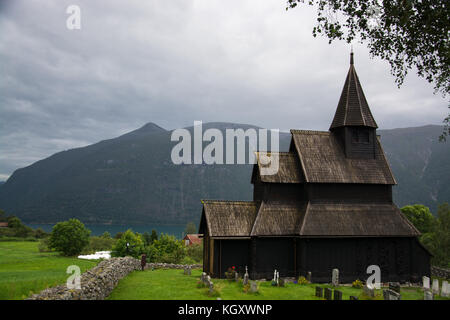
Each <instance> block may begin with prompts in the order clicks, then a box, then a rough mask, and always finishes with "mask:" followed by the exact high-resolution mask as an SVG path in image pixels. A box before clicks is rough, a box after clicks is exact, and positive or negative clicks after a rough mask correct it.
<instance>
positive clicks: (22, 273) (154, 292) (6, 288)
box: [0, 241, 442, 300]
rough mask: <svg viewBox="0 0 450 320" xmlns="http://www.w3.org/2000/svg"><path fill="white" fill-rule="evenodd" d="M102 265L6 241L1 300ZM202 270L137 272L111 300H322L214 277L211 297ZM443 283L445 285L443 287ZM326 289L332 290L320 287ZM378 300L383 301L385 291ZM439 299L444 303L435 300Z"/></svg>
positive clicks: (0, 255) (1, 246)
mask: <svg viewBox="0 0 450 320" xmlns="http://www.w3.org/2000/svg"><path fill="white" fill-rule="evenodd" d="M97 263H98V261H89V260H82V259H78V258H75V257H64V256H61V255H60V254H59V253H57V252H39V250H38V242H37V241H3V242H0V300H12V299H15V300H19V299H24V298H26V297H28V296H29V295H30V294H31V293H38V292H39V291H41V290H43V289H45V288H47V287H52V286H56V285H59V284H63V283H65V282H66V280H67V277H68V276H69V275H68V274H67V273H66V269H67V267H68V266H70V265H78V266H79V267H80V269H81V272H84V271H86V270H88V269H90V268H92V267H94V266H95V265H96V264H97ZM201 273H202V272H201V270H200V269H193V270H192V274H191V275H184V272H183V270H180V269H156V270H154V271H152V270H151V269H148V270H146V271H134V272H132V273H130V274H129V275H128V276H127V277H125V278H124V279H122V280H120V282H119V284H118V285H117V287H116V288H115V289H114V290H113V292H112V293H111V295H110V296H109V298H108V299H110V300H132V299H136V300H143V299H148V300H165V299H167V300H181V299H186V300H207V299H211V300H215V299H217V298H218V297H220V298H221V299H223V300H258V299H261V300H319V299H321V298H317V297H315V286H316V285H317V284H306V285H300V284H294V283H287V284H286V287H273V286H271V282H270V281H265V282H258V289H259V291H258V293H250V292H249V293H244V290H243V285H242V282H240V283H236V282H234V281H233V282H229V281H228V280H226V279H212V281H213V283H214V288H215V289H216V294H215V295H214V296H209V295H208V288H205V287H201V286H200V285H199V283H200V276H201ZM440 284H441V283H440ZM320 286H321V287H323V288H325V287H331V286H330V285H324V284H320ZM339 290H340V291H342V293H343V297H342V299H343V300H348V299H349V297H350V296H356V297H360V298H364V297H362V296H361V294H362V289H356V288H352V287H348V286H340V287H339ZM377 294H378V295H377V296H376V299H379V300H382V299H383V298H382V293H381V290H378V292H377ZM401 295H402V300H423V291H422V289H420V288H403V287H402V289H401ZM435 299H436V300H438V299H442V298H440V297H435Z"/></svg>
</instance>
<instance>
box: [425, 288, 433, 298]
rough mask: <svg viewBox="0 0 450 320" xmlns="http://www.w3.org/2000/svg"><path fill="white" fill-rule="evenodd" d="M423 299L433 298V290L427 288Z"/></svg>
mask: <svg viewBox="0 0 450 320" xmlns="http://www.w3.org/2000/svg"><path fill="white" fill-rule="evenodd" d="M423 300H433V292H431V291H430V290H425V291H424V293H423Z"/></svg>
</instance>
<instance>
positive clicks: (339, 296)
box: [333, 290, 342, 300]
mask: <svg viewBox="0 0 450 320" xmlns="http://www.w3.org/2000/svg"><path fill="white" fill-rule="evenodd" d="M333 300H342V291H339V290H334V296H333Z"/></svg>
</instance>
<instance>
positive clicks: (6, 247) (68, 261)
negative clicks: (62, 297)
mask: <svg viewBox="0 0 450 320" xmlns="http://www.w3.org/2000/svg"><path fill="white" fill-rule="evenodd" d="M96 264H97V262H96V261H87V260H82V259H77V258H73V257H72V258H71V257H63V256H60V255H59V254H58V253H56V252H46V253H40V252H39V250H38V242H31V241H12V242H0V299H1V300H5V299H8V300H12V299H16V300H17V299H24V298H25V297H27V296H28V295H29V294H30V293H37V292H39V291H41V290H43V289H45V288H47V287H52V286H55V285H58V284H62V283H65V281H66V280H67V278H68V276H69V275H68V274H66V269H67V267H68V266H70V265H78V266H79V267H80V269H81V272H84V271H85V270H87V269H90V268H92V267H93V266H95V265H96Z"/></svg>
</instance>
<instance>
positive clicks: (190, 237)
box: [183, 234, 202, 246]
mask: <svg viewBox="0 0 450 320" xmlns="http://www.w3.org/2000/svg"><path fill="white" fill-rule="evenodd" d="M183 240H184V244H185V245H186V246H190V245H193V244H202V239H200V237H199V235H198V234H187V235H186V236H185V237H184V238H183Z"/></svg>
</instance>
